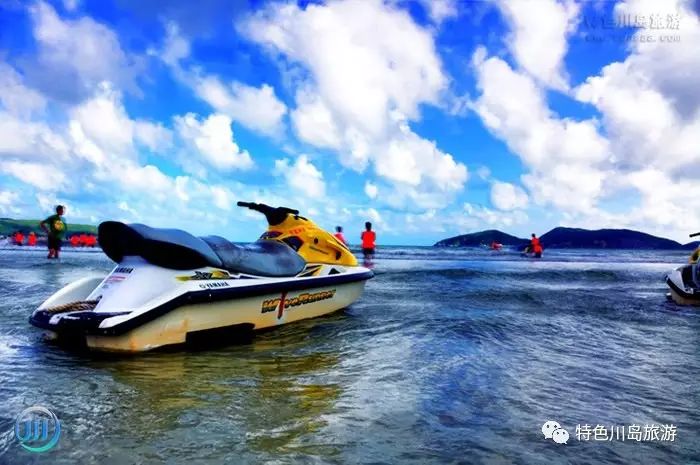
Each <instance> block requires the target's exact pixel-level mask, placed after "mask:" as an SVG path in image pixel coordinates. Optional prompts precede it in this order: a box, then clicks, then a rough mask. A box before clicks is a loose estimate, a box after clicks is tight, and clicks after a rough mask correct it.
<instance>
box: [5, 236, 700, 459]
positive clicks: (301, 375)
mask: <svg viewBox="0 0 700 465" xmlns="http://www.w3.org/2000/svg"><path fill="white" fill-rule="evenodd" d="M44 255H45V253H44V251H36V252H34V251H26V250H1V251H0V296H2V298H1V299H0V318H2V322H3V324H2V325H0V399H2V402H0V463H2V464H24V463H28V464H34V463H36V464H42V463H47V464H48V463H50V464H92V463H94V464H133V463H142V464H151V463H153V464H157V463H169V464H209V463H211V464H222V463H236V464H262V463H269V464H285V463H319V464H321V463H323V464H326V463H330V464H335V463H337V464H346V463H363V464H365V463H366V464H369V463H374V464H397V463H401V464H448V463H450V464H457V463H464V464H467V463H470V464H476V463H484V464H495V463H504V464H505V463H516V464H520V463H523V464H541V463H550V464H558V463H561V464H564V463H606V464H618V463H619V464H622V463H632V462H638V463H655V464H678V463H684V464H692V463H700V462H698V460H699V459H700V387H699V386H698V384H697V380H698V379H700V351H698V347H699V344H700V311H699V310H698V309H697V308H688V307H685V308H682V307H678V306H676V305H674V304H672V303H669V302H667V301H666V298H665V293H666V289H667V288H666V285H665V284H664V281H663V277H664V274H665V273H666V272H667V271H668V270H670V269H671V268H673V267H674V266H676V265H678V264H681V263H683V262H684V261H685V260H686V259H687V257H686V255H687V254H686V253H684V252H668V251H626V252H622V251H595V250H556V251H555V250H551V251H550V250H548V251H546V252H545V257H544V259H543V260H542V261H534V260H529V259H524V258H522V257H520V255H519V254H518V253H517V252H515V251H505V252H502V253H495V252H491V251H488V250H479V249H439V248H433V247H384V248H380V249H379V252H378V255H377V258H376V259H375V261H374V271H375V274H376V275H375V277H374V278H373V279H372V280H370V281H369V282H368V284H367V287H366V290H365V293H364V294H363V296H362V297H361V299H360V300H359V301H358V302H356V303H355V304H354V305H352V306H351V307H350V308H347V309H345V310H343V311H340V312H337V313H335V314H333V315H330V316H327V317H321V318H317V319H313V320H306V321H302V322H299V323H294V324H290V325H286V326H283V327H281V328H279V329H276V330H273V331H268V332H264V333H261V334H258V335H256V336H255V338H254V339H253V340H252V341H251V342H248V343H242V344H234V345H230V346H225V347H220V348H209V349H203V350H185V349H176V350H170V351H166V352H155V353H146V354H140V355H135V356H127V357H105V356H97V355H91V354H81V353H72V352H68V351H66V350H64V349H62V348H60V347H55V346H53V345H51V344H49V343H47V342H45V341H43V339H42V337H41V332H40V331H39V330H37V329H36V328H34V327H32V326H31V325H29V323H28V322H27V318H28V317H29V315H30V313H31V311H32V310H33V309H34V308H36V307H37V306H38V305H39V304H40V303H41V302H42V301H43V300H44V299H45V298H46V297H48V296H49V295H50V294H51V293H53V292H55V291H56V290H58V289H59V288H61V287H62V286H64V285H66V284H68V283H69V282H71V281H73V280H75V279H78V278H80V277H83V276H86V275H90V274H100V273H103V274H104V273H107V272H108V271H109V270H110V269H111V268H112V266H113V264H112V263H111V262H110V261H109V260H108V259H107V258H106V257H104V256H103V255H102V254H101V253H99V252H92V253H90V252H81V253H77V252H72V251H71V250H70V249H66V250H65V251H64V253H63V255H62V258H61V260H60V261H59V262H53V261H52V262H48V261H47V260H45V256H44ZM33 405H41V406H45V407H48V408H50V409H51V410H52V411H53V412H55V413H56V415H57V416H58V418H59V419H60V420H61V423H62V434H61V437H60V441H59V442H58V444H57V445H56V447H55V448H54V449H52V450H50V451H48V452H46V453H41V454H33V453H31V452H27V451H25V450H23V449H22V448H21V447H19V445H18V443H17V440H16V439H15V437H14V429H13V428H14V423H15V417H16V416H17V415H18V414H19V412H21V411H22V410H23V409H24V408H26V407H29V406H33ZM548 420H555V421H557V422H559V423H560V424H561V425H562V427H564V428H566V429H567V430H568V432H569V434H570V439H569V441H568V443H567V444H566V445H561V444H556V443H554V442H553V441H552V440H548V439H544V438H543V435H542V432H541V430H540V429H541V427H542V424H543V423H544V422H545V421H548ZM584 424H587V425H591V426H595V425H605V426H606V427H607V428H611V427H613V426H629V425H642V426H643V425H652V424H654V425H673V426H674V427H675V428H676V430H675V431H676V432H677V434H676V435H675V437H674V438H673V440H670V439H668V438H667V440H660V439H659V440H640V441H636V440H625V441H622V440H618V439H611V440H593V439H590V440H581V439H580V438H579V439H577V437H576V433H575V432H576V427H577V425H584Z"/></svg>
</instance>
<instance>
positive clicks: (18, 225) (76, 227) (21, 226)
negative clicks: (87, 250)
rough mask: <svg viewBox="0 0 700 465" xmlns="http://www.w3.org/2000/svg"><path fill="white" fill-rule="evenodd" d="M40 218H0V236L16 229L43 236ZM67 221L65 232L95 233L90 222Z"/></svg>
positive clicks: (94, 227)
mask: <svg viewBox="0 0 700 465" xmlns="http://www.w3.org/2000/svg"><path fill="white" fill-rule="evenodd" d="M40 221H41V220H13V219H11V218H0V236H9V235H11V234H14V233H15V232H17V231H20V232H21V233H22V234H25V235H26V234H29V233H30V232H32V231H33V232H34V234H36V235H38V236H45V235H46V233H45V232H44V231H42V230H41V228H40V227H39V222H40ZM67 223H68V231H67V234H68V235H69V236H70V235H71V234H83V233H85V234H97V226H93V225H90V224H73V223H70V222H67Z"/></svg>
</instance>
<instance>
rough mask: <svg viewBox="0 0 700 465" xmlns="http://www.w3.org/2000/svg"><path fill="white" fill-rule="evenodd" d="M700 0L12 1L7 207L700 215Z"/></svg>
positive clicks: (149, 220)
mask: <svg viewBox="0 0 700 465" xmlns="http://www.w3.org/2000/svg"><path fill="white" fill-rule="evenodd" d="M699 12H700V2H697V1H696V0H688V1H682V0H669V1H665V2H657V1H653V0H651V1H649V0H646V1H641V0H639V1H637V0H627V1H618V2H615V1H602V0H591V1H586V2H576V1H573V0H562V1H555V0H513V1H502V0H483V1H455V0H432V1H430V0H417V1H402V0H384V1H382V0H338V1H326V2H321V1H304V2H298V3H295V2H284V1H271V2H263V1H254V0H237V1H232V0H201V1H199V2H192V1H190V0H170V1H168V2H159V1H148V0H138V1H137V0H113V1H102V0H99V1H98V0H63V1H58V0H57V1H51V2H49V1H38V2H26V1H19V0H6V1H3V2H0V217H12V218H43V217H45V216H47V215H49V214H51V213H52V210H53V207H54V206H55V205H56V204H58V203H61V204H64V205H66V206H67V212H66V220H67V222H68V224H69V225H70V223H71V222H73V223H92V224H97V223H99V222H100V221H104V220H108V219H109V220H121V221H125V222H138V223H145V224H148V225H151V226H156V227H177V228H181V229H186V230H189V231H190V232H193V233H195V234H219V235H223V236H226V237H228V238H229V239H232V240H237V241H249V240H253V239H255V238H256V237H257V236H258V235H259V234H260V233H261V232H262V231H263V230H264V227H265V223H264V221H263V218H262V217H260V216H259V215H258V214H256V213H254V212H250V211H245V210H242V209H240V208H238V207H236V201H239V200H244V201H256V202H264V203H268V204H270V205H273V206H276V205H284V206H288V207H292V208H297V209H299V210H300V211H301V212H302V213H303V214H305V215H307V216H309V217H311V218H312V219H314V220H315V221H316V222H317V223H318V224H319V225H321V226H322V227H325V228H328V229H332V228H333V227H334V226H336V225H342V226H343V227H344V229H345V232H346V237H347V238H348V239H349V240H350V242H358V241H359V234H360V231H361V230H362V229H363V225H364V222H365V221H371V222H372V223H373V224H374V229H375V230H377V236H378V244H380V245H381V244H382V243H384V244H416V245H429V244H432V243H434V242H435V241H437V240H439V239H442V238H445V237H449V236H453V235H457V234H463V233H468V232H474V231H478V230H483V229H501V230H504V231H506V232H510V233H513V234H516V235H519V236H523V237H524V236H528V235H529V234H530V233H532V232H535V233H538V234H542V233H544V232H546V231H547V230H549V229H551V228H552V227H555V226H559V225H561V226H569V227H583V228H589V229H598V228H603V227H613V228H631V229H638V230H642V231H646V232H649V233H652V234H657V235H661V236H665V237H670V238H672V239H676V240H679V241H681V242H688V241H689V239H688V234H689V233H692V232H695V231H697V230H700V211H699V210H698V208H697V206H696V205H697V193H698V192H700V92H698V84H699V81H698V79H699V78H698V76H700V53H698V52H697V44H698V43H700V20H699V14H700V13H699Z"/></svg>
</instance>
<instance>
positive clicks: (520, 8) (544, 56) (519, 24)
mask: <svg viewBox="0 0 700 465" xmlns="http://www.w3.org/2000/svg"><path fill="white" fill-rule="evenodd" d="M497 5H498V8H499V9H500V10H501V12H502V13H503V15H504V17H505V18H506V19H507V21H508V22H509V23H510V25H511V35H510V37H509V38H508V47H509V48H510V50H511V52H512V53H513V55H514V56H515V58H516V60H517V61H518V63H519V64H520V66H522V67H523V68H524V69H525V70H526V71H527V72H528V73H530V74H531V75H532V76H534V77H535V78H536V79H538V80H539V81H541V82H542V83H544V84H546V85H548V86H551V87H554V88H557V89H560V90H563V89H566V88H567V87H568V83H567V77H566V74H565V72H564V69H563V60H564V56H565V55H566V52H567V49H568V36H569V35H571V34H572V33H573V32H574V30H575V28H576V26H577V24H578V13H579V10H580V7H579V5H578V4H576V3H575V2H574V1H573V0H565V1H563V2H560V1H557V0H518V1H507V0H498V1H497Z"/></svg>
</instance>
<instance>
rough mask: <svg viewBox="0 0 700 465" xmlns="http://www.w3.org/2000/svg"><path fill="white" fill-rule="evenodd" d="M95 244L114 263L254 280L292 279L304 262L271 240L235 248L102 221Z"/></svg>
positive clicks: (227, 243)
mask: <svg viewBox="0 0 700 465" xmlns="http://www.w3.org/2000/svg"><path fill="white" fill-rule="evenodd" d="M97 234H98V235H97V241H98V243H99V244H100V247H101V248H102V250H103V251H104V253H105V254H106V255H107V256H108V257H109V258H111V259H112V260H113V261H115V262H116V263H121V261H122V260H123V259H124V257H127V256H140V257H142V258H143V259H144V260H146V261H147V262H149V263H152V264H154V265H157V266H162V267H164V268H171V269H176V270H191V269H194V268H203V267H206V266H213V267H216V268H223V269H226V270H228V271H230V272H232V273H246V274H253V275H257V276H270V277H285V276H296V275H297V274H299V273H300V272H301V271H302V270H303V269H304V266H305V265H306V261H305V260H304V259H303V258H302V257H301V255H299V254H298V253H297V252H296V251H294V250H293V249H292V248H290V247H289V246H287V245H285V244H282V243H280V242H277V241H272V240H260V241H257V242H254V243H252V244H248V245H237V244H234V243H232V242H230V241H228V240H227V239H224V238H223V237H218V236H207V237H201V238H200V237H196V236H193V235H192V234H190V233H188V232H185V231H182V230H180V229H161V228H151V227H150V226H146V225H144V224H138V223H134V224H124V223H121V222H118V221H105V222H103V223H101V224H100V225H99V227H98V229H97Z"/></svg>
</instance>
